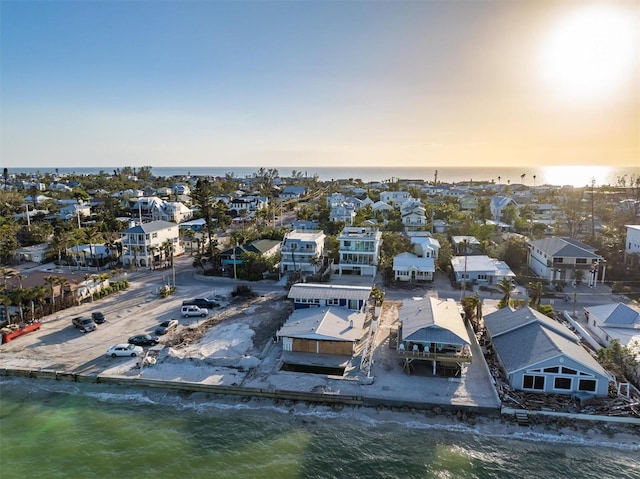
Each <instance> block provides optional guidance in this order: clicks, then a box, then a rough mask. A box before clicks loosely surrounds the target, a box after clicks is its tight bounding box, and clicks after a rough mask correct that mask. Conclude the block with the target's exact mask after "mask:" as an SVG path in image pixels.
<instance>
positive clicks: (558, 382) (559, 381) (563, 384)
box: [553, 378, 571, 391]
mask: <svg viewBox="0 0 640 479" xmlns="http://www.w3.org/2000/svg"><path fill="white" fill-rule="evenodd" d="M553 387H554V389H564V390H565V391H569V390H571V378H555V380H554V381H553Z"/></svg>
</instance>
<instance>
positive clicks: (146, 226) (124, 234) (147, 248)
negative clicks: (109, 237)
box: [120, 221, 183, 268]
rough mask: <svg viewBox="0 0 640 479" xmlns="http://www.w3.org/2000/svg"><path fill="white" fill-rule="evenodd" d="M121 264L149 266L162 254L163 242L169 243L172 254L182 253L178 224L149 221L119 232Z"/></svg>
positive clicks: (140, 266)
mask: <svg viewBox="0 0 640 479" xmlns="http://www.w3.org/2000/svg"><path fill="white" fill-rule="evenodd" d="M120 238H121V241H122V256H121V257H120V259H121V261H122V264H123V265H125V266H134V267H138V268H150V267H151V266H152V265H153V264H154V263H155V262H156V261H159V259H160V258H161V256H162V255H163V244H165V242H166V241H169V242H170V243H171V248H172V249H171V251H172V254H173V256H176V255H179V254H182V253H183V251H182V245H181V244H180V241H179V232H178V225H177V224H175V223H169V222H168V221H151V222H149V223H142V224H139V225H133V226H131V227H130V228H128V229H126V230H124V231H121V232H120Z"/></svg>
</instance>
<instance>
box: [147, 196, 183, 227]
mask: <svg viewBox="0 0 640 479" xmlns="http://www.w3.org/2000/svg"><path fill="white" fill-rule="evenodd" d="M192 217H193V210H192V209H191V208H189V207H187V206H186V205H185V204H184V203H182V202H180V201H164V200H162V201H160V202H157V203H155V204H154V205H153V207H152V208H151V220H152V221H158V220H161V221H169V222H171V223H182V222H183V221H187V220H190V219H191V218H192Z"/></svg>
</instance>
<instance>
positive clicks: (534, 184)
mask: <svg viewBox="0 0 640 479" xmlns="http://www.w3.org/2000/svg"><path fill="white" fill-rule="evenodd" d="M533 186H536V175H533Z"/></svg>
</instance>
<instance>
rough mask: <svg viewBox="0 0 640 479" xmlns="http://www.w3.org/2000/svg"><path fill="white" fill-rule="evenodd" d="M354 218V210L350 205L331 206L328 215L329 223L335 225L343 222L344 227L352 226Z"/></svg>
mask: <svg viewBox="0 0 640 479" xmlns="http://www.w3.org/2000/svg"><path fill="white" fill-rule="evenodd" d="M355 217H356V209H355V206H354V205H353V204H352V203H342V204H339V205H335V206H332V207H331V211H330V213H329V221H333V222H336V223H339V222H343V223H344V224H346V225H352V224H353V219H354V218H355Z"/></svg>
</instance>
